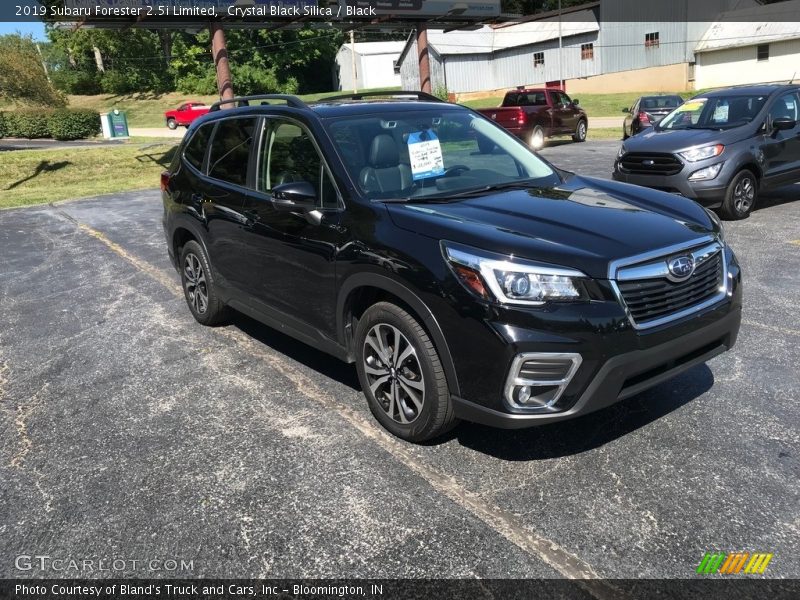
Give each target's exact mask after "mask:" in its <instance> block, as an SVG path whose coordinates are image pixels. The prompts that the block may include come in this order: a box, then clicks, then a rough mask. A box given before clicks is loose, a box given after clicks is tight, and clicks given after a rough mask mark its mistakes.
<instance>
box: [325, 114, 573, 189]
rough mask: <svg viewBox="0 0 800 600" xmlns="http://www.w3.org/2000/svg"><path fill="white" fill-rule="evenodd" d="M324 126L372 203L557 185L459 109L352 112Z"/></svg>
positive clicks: (530, 156)
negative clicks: (487, 190)
mask: <svg viewBox="0 0 800 600" xmlns="http://www.w3.org/2000/svg"><path fill="white" fill-rule="evenodd" d="M327 128H328V131H329V133H330V136H331V139H332V140H333V142H334V144H335V146H336V148H337V150H338V153H339V156H340V157H341V158H342V161H343V162H344V165H345V167H346V168H347V170H348V172H349V173H350V176H351V178H352V179H353V181H354V182H356V184H357V185H358V186H359V188H360V190H361V192H362V193H363V194H364V195H366V196H368V197H370V198H373V199H389V198H391V199H397V198H403V199H409V200H417V199H419V200H425V199H434V198H437V197H439V198H444V197H448V196H453V195H457V194H460V193H465V192H469V191H471V190H479V189H485V188H492V187H504V186H507V187H513V186H514V185H520V186H530V187H535V186H552V185H557V184H558V183H559V181H560V179H559V177H558V175H556V173H555V172H554V171H553V169H552V168H550V166H548V165H547V163H545V162H544V161H542V160H541V159H539V158H538V157H537V156H536V155H535V154H534V153H533V152H532V151H531V150H529V149H528V148H527V147H526V146H525V145H524V144H522V143H521V142H519V141H518V140H517V139H516V138H514V137H512V136H511V135H510V134H508V133H506V132H505V131H504V130H502V129H500V128H499V127H497V126H496V125H494V124H492V123H491V122H490V121H488V120H486V119H484V118H483V117H480V116H478V115H476V114H474V113H471V112H468V111H466V110H463V109H450V110H448V109H443V110H441V111H430V110H425V111H403V112H395V113H381V114H379V115H377V114H376V115H359V116H356V117H352V118H347V119H336V120H331V121H329V122H328V123H327Z"/></svg>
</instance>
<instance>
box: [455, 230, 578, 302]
mask: <svg viewBox="0 0 800 600" xmlns="http://www.w3.org/2000/svg"><path fill="white" fill-rule="evenodd" d="M442 249H443V253H444V256H445V259H446V260H447V263H448V264H449V265H450V268H451V269H452V270H453V272H454V273H455V274H456V276H457V277H458V279H459V280H460V281H461V283H462V284H463V285H464V286H465V287H466V288H467V289H469V290H470V291H472V292H473V293H475V294H476V295H478V296H480V297H481V298H484V299H487V300H489V299H492V298H494V299H496V300H497V301H498V302H501V303H502V304H521V305H528V306H538V305H541V304H544V303H545V302H550V301H570V300H583V299H586V298H587V297H588V296H587V293H586V289H585V287H584V285H583V282H582V280H583V279H585V278H586V275H584V274H583V273H581V272H580V271H576V270H574V269H567V268H562V267H554V266H549V265H539V264H536V263H533V262H530V261H526V260H522V259H512V260H509V259H506V258H504V257H502V256H499V255H495V254H492V253H489V252H483V251H481V250H477V249H475V248H469V247H467V246H462V245H460V244H452V243H449V242H442Z"/></svg>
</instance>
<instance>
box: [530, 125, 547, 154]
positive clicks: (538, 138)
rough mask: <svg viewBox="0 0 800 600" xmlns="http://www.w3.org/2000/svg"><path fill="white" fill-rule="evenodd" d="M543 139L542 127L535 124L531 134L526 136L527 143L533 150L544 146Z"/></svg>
mask: <svg viewBox="0 0 800 600" xmlns="http://www.w3.org/2000/svg"><path fill="white" fill-rule="evenodd" d="M544 141H545V138H544V129H542V128H541V127H540V126H539V125H537V126H536V127H534V128H533V131H531V135H530V137H529V138H528V145H529V146H530V147H531V148H532V149H533V150H541V149H542V148H544Z"/></svg>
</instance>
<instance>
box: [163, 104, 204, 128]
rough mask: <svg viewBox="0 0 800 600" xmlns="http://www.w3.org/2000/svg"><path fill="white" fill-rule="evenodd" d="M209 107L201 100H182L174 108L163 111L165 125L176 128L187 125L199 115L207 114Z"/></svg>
mask: <svg viewBox="0 0 800 600" xmlns="http://www.w3.org/2000/svg"><path fill="white" fill-rule="evenodd" d="M208 111H209V107H208V106H206V105H205V104H203V103H202V102H184V103H183V104H181V105H180V106H179V107H178V108H176V109H175V110H168V111H167V112H165V113H164V118H165V119H166V122H167V127H169V128H170V129H173V130H174V129H177V128H178V127H181V126H182V127H189V125H191V124H192V123H194V122H195V121H196V120H197V119H199V118H200V117H202V116H204V115H207V114H208Z"/></svg>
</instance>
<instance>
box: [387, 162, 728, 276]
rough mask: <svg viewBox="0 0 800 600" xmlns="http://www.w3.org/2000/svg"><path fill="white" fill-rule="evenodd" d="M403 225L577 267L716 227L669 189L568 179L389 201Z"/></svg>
mask: <svg viewBox="0 0 800 600" xmlns="http://www.w3.org/2000/svg"><path fill="white" fill-rule="evenodd" d="M386 206H387V208H388V210H389V214H390V216H391V218H392V220H393V221H394V223H395V224H396V225H397V226H398V227H402V228H404V229H407V230H409V231H414V232H416V233H418V234H421V235H426V236H429V237H432V238H434V239H439V240H449V241H453V242H458V243H461V244H466V245H469V246H473V247H476V248H482V249H485V250H490V251H493V252H498V253H501V254H508V255H514V256H520V257H523V258H528V259H531V260H537V261H540V262H547V263H551V264H554V265H559V266H565V267H572V268H574V269H578V270H579V271H582V272H584V273H586V274H587V275H589V276H590V277H593V278H596V279H605V278H607V276H608V265H609V262H611V261H613V260H617V259H620V258H626V257H629V256H634V255H638V254H641V253H643V252H649V251H652V250H657V249H659V248H663V247H667V246H672V245H675V244H681V243H689V242H692V241H694V240H697V239H699V238H702V237H703V236H707V235H711V234H713V233H714V224H713V223H712V221H711V219H710V218H709V216H708V214H707V213H706V212H705V211H704V210H703V208H701V207H700V206H699V205H698V204H696V203H694V202H692V201H691V200H687V199H686V198H682V197H679V196H673V195H671V194H667V193H665V192H658V191H656V190H649V189H646V188H641V187H638V186H633V185H627V184H624V183H617V182H611V181H605V180H600V179H594V178H589V177H578V176H571V177H569V178H568V179H567V180H566V181H565V182H564V183H563V184H562V185H560V186H558V187H555V188H531V189H526V190H512V191H503V192H498V193H494V194H487V195H486V196H482V197H477V198H464V199H458V200H453V201H449V202H441V203H432V202H427V203H417V204H412V203H404V204H387V205H386Z"/></svg>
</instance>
